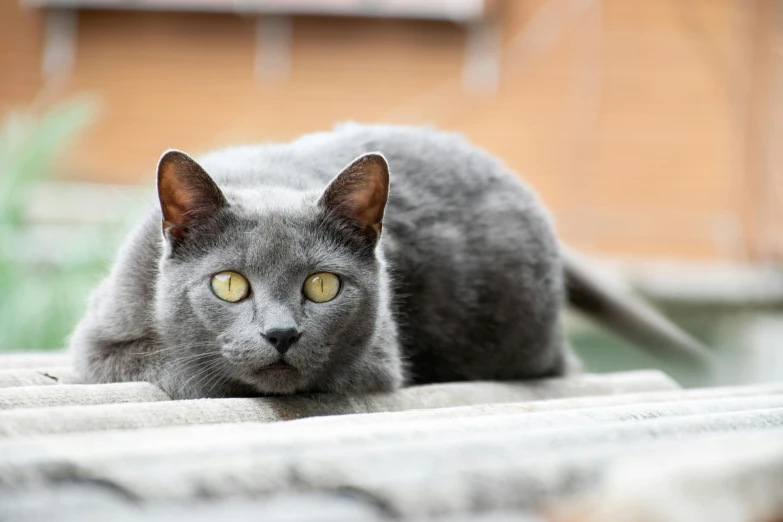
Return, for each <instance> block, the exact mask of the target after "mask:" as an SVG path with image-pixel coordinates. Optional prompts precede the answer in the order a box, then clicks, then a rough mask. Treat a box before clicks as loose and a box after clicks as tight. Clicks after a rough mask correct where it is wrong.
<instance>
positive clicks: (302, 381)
mask: <svg viewBox="0 0 783 522" xmlns="http://www.w3.org/2000/svg"><path fill="white" fill-rule="evenodd" d="M240 380H241V381H242V382H243V383H245V384H246V385H249V386H251V387H252V388H253V389H254V390H255V391H257V392H258V393H261V394H271V395H281V394H289V393H296V392H299V391H302V390H304V389H306V388H307V379H306V378H305V376H304V375H302V372H301V371H299V370H297V369H294V368H290V369H284V370H278V369H269V370H265V369H261V370H258V371H255V372H253V373H252V374H250V375H243V376H242V377H241V378H240Z"/></svg>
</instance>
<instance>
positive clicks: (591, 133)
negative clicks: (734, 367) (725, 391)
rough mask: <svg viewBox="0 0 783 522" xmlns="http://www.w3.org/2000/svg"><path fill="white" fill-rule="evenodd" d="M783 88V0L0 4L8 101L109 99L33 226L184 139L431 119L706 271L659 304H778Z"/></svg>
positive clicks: (590, 225)
mask: <svg viewBox="0 0 783 522" xmlns="http://www.w3.org/2000/svg"><path fill="white" fill-rule="evenodd" d="M782 86H783V3H782V2H780V1H778V0H686V1H683V0H636V1H631V0H506V1H481V0H438V1H432V2H416V1H410V0H407V1H406V0H402V1H396V2H395V1H391V0H376V1H356V0H332V1H329V0H310V1H308V0H295V1H294V0H290V1H288V2H285V1H277V2H275V1H265V0H252V1H251V0H245V1H243V2H227V1H225V0H190V1H183V0H168V1H166V0H160V1H158V0H136V1H134V2H131V1H125V0H28V1H25V2H22V3H20V2H19V1H18V0H0V110H1V111H2V113H3V114H6V113H8V112H9V111H11V110H12V109H14V108H19V107H24V108H26V109H25V110H24V112H25V114H31V113H35V114H39V113H45V111H46V110H47V109H48V108H50V107H57V106H58V103H61V102H64V101H66V100H70V99H72V98H73V97H74V96H77V95H84V94H90V95H92V96H93V99H94V100H96V102H97V104H98V106H99V111H98V112H97V116H96V117H95V118H94V119H93V121H92V124H91V125H89V126H87V127H86V129H85V130H84V131H83V132H82V133H81V134H80V135H79V137H78V139H76V140H74V141H73V144H72V145H70V146H68V147H67V148H64V150H63V153H62V154H59V155H57V160H56V161H53V163H52V165H51V167H50V168H49V169H48V171H47V173H46V177H47V178H50V179H51V178H54V179H56V180H59V181H60V182H61V184H56V183H55V185H53V186H55V187H56V189H53V190H49V192H48V193H46V191H45V190H44V191H43V193H42V194H39V195H38V196H37V197H35V198H33V201H32V203H31V204H30V207H31V208H33V209H37V210H36V211H30V210H29V208H28V209H27V210H28V211H29V213H32V214H33V216H32V217H30V216H28V220H32V221H35V219H36V216H38V219H44V218H42V217H41V216H44V217H48V219H50V220H51V221H55V222H57V223H60V224H62V223H63V222H65V221H67V219H66V217H65V215H66V214H67V215H68V216H70V218H68V219H74V218H73V216H74V215H78V214H79V213H80V212H83V213H85V214H91V215H93V216H95V215H97V217H98V218H100V217H101V214H102V213H107V214H110V213H111V212H113V211H116V210H117V208H118V207H117V205H115V204H114V203H113V201H114V199H112V198H114V197H115V196H116V193H117V192H118V191H119V192H125V190H126V189H128V190H131V189H130V187H132V186H134V185H138V184H141V185H145V186H147V187H149V185H150V184H151V183H152V181H153V175H154V166H155V164H156V161H157V159H158V157H159V156H160V154H161V152H162V151H163V150H165V149H167V148H170V147H173V148H179V149H183V150H186V151H188V152H191V153H193V154H198V153H200V152H205V151H208V150H210V149H214V148H218V147H221V146H225V145H230V144H237V143H244V142H255V141H267V140H289V139H292V138H294V137H296V136H299V135H300V134H302V133H305V132H309V131H315V130H323V129H327V128H329V127H331V126H332V125H333V124H334V123H335V122H340V121H345V120H359V121H369V122H391V123H412V124H432V125H436V126H438V127H440V128H444V129H449V130H454V131H458V132H462V133H464V134H466V135H467V136H468V137H470V138H471V139H472V140H473V141H475V142H476V143H477V144H479V145H481V146H483V147H485V148H486V149H488V150H490V151H492V152H494V153H495V154H497V155H499V156H500V157H501V158H503V159H504V160H505V161H506V162H507V163H508V164H509V165H510V166H511V167H512V168H513V169H515V170H516V171H517V172H519V173H520V174H521V175H522V176H523V177H524V178H525V179H526V180H528V182H529V183H530V184H531V185H532V186H533V187H534V188H535V189H536V190H537V191H538V192H539V193H540V194H541V196H542V198H543V199H544V201H545V202H546V204H547V205H549V207H550V208H551V209H552V212H553V214H554V216H555V218H556V222H557V226H558V229H559V232H560V234H561V235H562V236H563V237H564V239H565V240H566V241H568V242H569V243H570V244H572V245H573V246H575V247H577V248H579V249H581V250H582V251H585V252H588V253H592V254H595V255H600V256H604V257H607V258H610V259H620V260H622V259H632V260H637V261H644V262H647V261H650V260H666V261H667V263H669V265H666V266H672V264H671V263H673V266H676V267H681V266H691V267H693V266H696V267H697V268H696V269H695V270H691V271H687V270H684V269H683V270H680V269H679V268H678V269H677V270H674V271H673V272H672V271H668V272H666V274H667V276H666V277H664V279H663V280H660V279H659V280H657V281H658V283H661V281H663V283H661V284H658V285H657V286H656V285H652V287H654V288H653V289H652V290H650V292H649V293H651V294H655V293H656V289H660V288H664V289H665V288H668V289H670V290H671V291H670V292H669V293H668V294H667V291H666V290H664V291H659V292H658V295H657V297H658V298H659V299H660V300H661V301H666V297H667V296H668V297H671V296H672V295H675V294H678V291H679V290H682V288H683V285H684V286H686V287H687V285H688V284H689V282H692V281H694V278H696V279H698V280H699V281H700V282H699V284H698V285H693V289H694V290H693V292H691V294H689V295H690V297H688V299H691V300H692V301H694V302H698V303H699V304H700V305H701V304H704V303H705V302H709V303H714V301H715V300H716V298H715V296H714V295H711V294H710V288H712V289H713V290H714V288H715V287H716V286H720V285H719V284H718V283H720V284H722V285H724V286H725V285H726V284H727V281H728V280H730V281H728V284H729V287H730V288H729V292H728V293H729V294H730V295H731V298H732V299H734V301H739V302H743V300H744V301H747V300H748V299H750V300H752V299H753V298H754V296H757V294H758V293H759V292H761V293H763V292H764V291H768V293H771V295H772V297H770V296H769V295H766V294H765V295H764V296H763V299H762V300H764V299H766V301H764V304H765V305H768V304H770V303H774V304H775V306H777V304H779V301H780V299H779V294H781V293H782V292H781V291H780V282H779V278H778V277H777V276H778V275H779V272H778V271H777V270H775V271H774V275H773V276H769V274H767V273H766V272H764V273H763V274H761V275H759V273H760V272H759V267H767V266H769V265H770V263H774V262H776V261H778V260H780V258H781V255H782V254H783V233H781V232H780V230H781V224H783V209H782V208H781V205H780V202H781V195H783V152H782V151H781V146H780V144H781V137H783V90H782V89H781V87H782ZM392 167H393V166H392ZM64 181H68V182H69V183H67V184H62V182H64ZM74 182H79V183H81V185H79V184H78V183H74ZM76 186H82V187H83V190H81V191H79V190H76V192H68V191H69V190H74V189H73V187H76ZM101 186H107V187H108V186H111V187H112V188H111V190H108V191H101V189H100V187H101ZM117 187H120V188H117ZM50 188H51V186H50ZM53 193H54V195H52V194H53ZM47 194H48V196H47ZM66 194H73V195H72V196H70V197H66V196H65V195H66ZM134 197H135V196H134ZM47 198H48V199H47ZM42 201H45V202H46V204H43V203H42ZM60 207H62V213H63V216H59V214H57V211H55V210H52V208H60ZM58 216H59V217H58ZM77 217H78V216H77ZM76 221H78V219H76ZM53 235H55V236H57V237H58V238H62V237H63V236H62V234H53ZM53 241H55V240H53ZM44 243H45V244H47V245H48V247H47V248H48V249H49V250H51V249H52V248H53V247H52V246H51V245H52V244H53V243H46V241H44ZM55 243H56V241H55ZM104 246H105V244H104ZM44 257H46V256H44ZM688 263H690V264H688ZM694 263H695V264H694ZM637 265H638V263H637V264H635V265H633V266H637ZM727 265H728V266H731V267H734V268H732V270H734V271H729V272H716V271H715V267H717V266H727ZM737 267H739V268H737ZM747 269H750V270H751V271H750V272H748V270H747ZM737 270H739V271H740V272H741V273H742V274H743V277H746V279H741V278H740V279H737V277H739V276H737V274H738V273H739V272H737ZM707 272H710V274H712V276H711V277H712V279H709V278H706V279H704V277H706V275H705V274H706V273H707ZM645 274H649V272H645ZM672 274H674V275H672ZM770 277H772V279H770ZM699 278H702V279H699ZM653 279H654V278H653ZM650 280H651V279H650V277H647V278H646V279H644V281H647V282H648V283H649V281H650ZM644 281H643V282H644ZM732 281H733V282H734V283H733V284H732ZM743 281H746V282H747V283H743ZM770 281H772V283H770ZM85 285H86V283H85V284H84V285H82V284H81V283H80V286H79V289H78V290H76V293H77V294H78V293H79V291H81V290H80V289H81V286H85ZM667 285H668V286H667ZM743 285H744V286H743ZM642 286H644V284H642ZM648 286H650V285H649V284H648ZM721 288H723V287H721ZM732 292H734V293H732ZM754 292H755V293H754ZM79 295H80V297H79V298H80V299H82V298H83V297H82V296H81V294H79ZM694 295H696V296H695V297H694ZM721 295H723V296H724V297H725V295H724V294H721ZM749 296H750V297H749ZM676 297H677V298H674V299H669V300H670V301H677V302H680V303H681V302H682V301H683V300H687V299H684V298H682V296H681V295H677V296H676ZM718 300H719V299H718ZM723 304H725V303H723ZM69 317H70V316H69ZM70 320H71V319H69V320H67V321H64V324H65V323H68V321H70ZM702 322H703V321H702ZM773 322H774V321H773ZM775 324H776V325H777V323H775ZM775 328H778V327H777V326H775ZM712 330H715V329H714V328H711V331H712ZM715 335H717V334H715ZM778 361H779V360H778Z"/></svg>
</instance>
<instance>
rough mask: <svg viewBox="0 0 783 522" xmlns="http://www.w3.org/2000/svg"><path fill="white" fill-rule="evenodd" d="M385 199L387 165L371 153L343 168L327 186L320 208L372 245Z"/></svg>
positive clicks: (387, 176) (376, 236)
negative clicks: (349, 226) (353, 227)
mask: <svg viewBox="0 0 783 522" xmlns="http://www.w3.org/2000/svg"><path fill="white" fill-rule="evenodd" d="M388 197H389V165H388V164H387V163H386V159H385V158H384V157H383V156H382V155H381V154H378V153H375V152H372V153H369V154H365V155H364V156H360V157H359V158H357V159H355V160H354V161H353V163H351V164H350V165H348V166H347V167H345V169H344V170H343V171H342V172H341V173H340V174H338V175H337V177H336V178H334V179H333V180H332V182H331V183H329V186H328V187H326V191H325V192H324V194H323V196H321V199H320V201H319V205H321V207H323V208H325V209H326V210H327V211H329V212H330V213H331V214H332V215H334V216H336V217H337V218H339V219H342V220H344V221H347V222H349V223H350V224H351V225H353V226H355V227H356V228H357V229H358V230H359V233H360V234H361V235H362V236H364V237H365V238H367V239H369V240H370V241H372V243H373V244H375V243H376V242H377V241H378V238H379V237H380V235H381V228H382V222H383V211H384V209H385V208H386V200H387V199H388Z"/></svg>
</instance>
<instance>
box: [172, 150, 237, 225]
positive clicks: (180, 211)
mask: <svg viewBox="0 0 783 522" xmlns="http://www.w3.org/2000/svg"><path fill="white" fill-rule="evenodd" d="M158 199H159V200H160V209H161V211H162V213H163V235H164V236H166V238H167V239H171V238H174V239H183V238H184V237H185V235H186V233H187V229H188V226H189V225H191V224H193V223H194V222H196V221H199V220H203V219H207V218H210V217H212V216H214V215H215V214H216V213H217V212H218V211H219V210H220V209H221V208H223V207H225V206H227V205H228V203H227V202H226V198H225V197H224V196H223V193H222V192H220V189H219V188H218V186H217V185H216V184H215V182H214V181H212V178H210V177H209V174H207V173H206V172H205V171H204V169H203V168H201V165H199V164H198V163H196V161H195V160H193V158H191V157H190V156H188V155H187V154H185V153H184V152H180V151H178V150H168V151H166V152H165V153H164V154H163V156H161V158H160V161H159V162H158Z"/></svg>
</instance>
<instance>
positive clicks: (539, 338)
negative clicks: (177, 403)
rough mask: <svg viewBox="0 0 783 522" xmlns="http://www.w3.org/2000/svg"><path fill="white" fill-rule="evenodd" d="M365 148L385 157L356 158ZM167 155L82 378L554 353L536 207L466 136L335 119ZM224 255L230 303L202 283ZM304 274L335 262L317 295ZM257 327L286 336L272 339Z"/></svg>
mask: <svg viewBox="0 0 783 522" xmlns="http://www.w3.org/2000/svg"><path fill="white" fill-rule="evenodd" d="M372 151H380V153H382V154H383V156H380V155H377V154H376V155H371V156H366V157H364V159H362V156H363V155H364V154H366V153H368V152H372ZM176 154H179V155H181V156H179V155H176ZM176 154H173V153H172V154H168V155H167V156H168V157H167V156H164V158H163V159H162V160H161V164H160V166H159V171H158V189H159V196H160V198H161V199H160V205H159V206H158V207H159V208H156V209H155V211H154V212H152V213H150V215H149V216H148V217H147V218H146V219H145V220H144V221H143V222H142V223H140V224H139V225H138V226H137V228H136V229H135V230H134V231H133V232H132V233H131V234H130V236H129V237H128V239H127V240H126V242H125V244H124V246H123V247H122V249H121V251H120V253H119V255H118V259H117V261H116V263H115V265H114V267H113V269H112V271H111V273H110V275H109V276H108V277H107V278H106V280H104V281H103V283H102V284H101V285H100V286H99V287H98V288H97V289H96V290H95V292H94V294H93V296H92V297H91V300H90V303H89V305H88V310H87V313H86V314H85V316H84V318H83V319H82V321H81V322H80V323H79V325H78V326H77V328H76V330H75V331H74V333H73V335H72V337H71V342H70V345H71V351H72V353H73V354H74V360H75V364H76V367H77V369H78V371H79V373H80V374H81V375H82V377H83V378H84V380H85V381H87V382H115V381H133V380H146V381H150V382H153V383H155V384H157V385H159V386H161V387H162V388H163V389H164V390H166V391H167V392H169V393H170V394H172V395H173V396H175V397H180V398H193V397H206V396H213V397H226V396H252V395H259V394H276V393H293V392H316V391H317V392H336V393H352V392H367V391H383V390H392V389H395V388H397V387H399V386H401V385H403V384H404V383H428V382H441V381H454V380H473V379H525V378H535V377H543V376H554V375H560V374H562V373H563V372H564V371H566V369H567V366H568V364H569V361H570V360H571V356H570V352H569V350H568V347H567V345H566V341H565V339H564V336H563V335H562V333H561V326H560V321H559V315H560V310H561V308H562V305H563V300H564V280H563V266H562V261H561V257H560V250H559V248H558V244H557V241H556V239H555V235H554V232H553V228H552V226H551V224H550V220H549V217H548V216H547V213H546V212H545V210H544V208H543V206H542V204H541V203H540V202H539V200H538V199H537V197H536V196H535V194H534V193H533V192H532V191H531V190H530V189H529V188H528V187H527V186H526V185H525V184H524V183H523V182H522V181H520V179H519V178H518V176H516V175H515V174H514V173H513V172H511V171H509V170H508V169H507V168H505V167H504V166H503V165H502V164H501V163H500V162H499V161H498V160H496V159H495V158H493V157H492V156H490V155H489V154H487V153H485V152H483V151H481V150H479V149H477V148H475V147H473V146H472V145H470V144H469V143H467V142H466V141H465V140H463V139H462V138H461V137H459V136H457V135H453V134H448V133H443V132H438V131H435V130H431V129H424V128H413V127H396V126H367V125H358V124H347V125H342V126H338V127H337V128H335V129H334V130H332V131H329V132H322V133H315V134H310V135H306V136H303V137H302V138H300V139H298V140H296V141H293V142H291V143H286V144H267V145H258V146H246V147H236V148H231V149H226V150H223V151H218V152H214V153H212V154H209V155H207V156H205V157H203V158H201V159H200V161H199V163H198V164H196V163H195V162H194V161H193V160H190V159H189V158H188V157H187V156H185V155H184V154H182V153H176ZM172 158H173V159H172ZM357 158H360V159H359V160H357ZM368 158H369V159H368ZM383 158H385V162H384V160H383ZM354 160H356V161H354ZM386 162H388V166H389V171H387V172H386V173H384V172H383V171H384V170H385V169H386ZM199 165H200V166H199ZM202 168H203V170H201V169H202ZM341 173H342V174H341ZM207 174H208V176H207ZM338 174H339V176H338ZM384 176H386V178H384ZM210 178H211V180H214V183H213V184H210V183H211V180H210ZM384 179H386V181H384ZM389 179H390V183H389V181H388V180H389ZM194 180H195V181H194ZM384 183H386V188H385V189H384V187H383V184H384ZM214 185H216V186H214ZM389 185H390V188H389ZM368 187H370V188H368ZM384 190H386V192H385V193H384ZM387 196H388V199H387ZM384 207H385V208H384ZM169 214H170V215H169ZM162 229H163V231H162ZM227 270H230V271H234V272H235V273H238V274H241V276H243V277H244V278H245V279H246V280H247V282H248V284H249V288H250V291H249V295H248V296H247V297H246V298H244V299H243V300H242V301H240V302H226V301H222V300H221V299H218V298H217V297H216V296H215V295H214V292H213V290H211V289H210V278H211V277H213V276H214V274H216V273H220V272H222V271H227ZM317 273H329V274H337V275H338V277H339V281H340V284H341V288H340V291H339V294H338V295H337V296H336V297H335V298H333V299H332V300H330V301H329V302H323V303H316V302H311V301H308V300H307V299H306V298H304V297H303V294H302V287H303V284H304V282H305V281H306V280H307V278H308V277H310V276H312V274H317ZM237 277H239V276H237ZM213 288H214V287H213ZM270 331H275V332H276V331H285V332H294V334H292V337H291V339H293V340H295V342H294V343H293V344H291V346H290V347H289V348H287V350H286V351H285V352H284V353H281V352H280V350H277V349H276V346H275V345H274V343H270V341H269V339H273V340H274V339H275V337H270V334H269V332H270ZM281 365H282V368H281Z"/></svg>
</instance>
